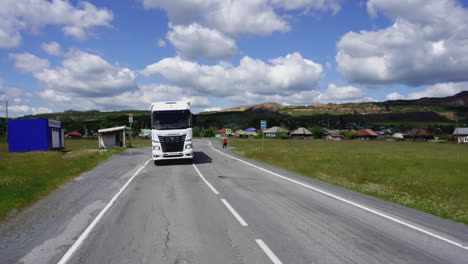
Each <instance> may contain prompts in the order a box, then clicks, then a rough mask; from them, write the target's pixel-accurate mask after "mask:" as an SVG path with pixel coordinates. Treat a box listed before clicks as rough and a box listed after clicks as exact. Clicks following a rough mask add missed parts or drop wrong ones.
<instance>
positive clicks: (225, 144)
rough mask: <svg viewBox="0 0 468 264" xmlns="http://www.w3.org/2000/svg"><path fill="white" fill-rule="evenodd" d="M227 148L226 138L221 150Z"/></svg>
mask: <svg viewBox="0 0 468 264" xmlns="http://www.w3.org/2000/svg"><path fill="white" fill-rule="evenodd" d="M225 148H227V138H225V139H223V149H225Z"/></svg>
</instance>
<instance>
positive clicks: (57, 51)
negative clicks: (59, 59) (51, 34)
mask: <svg viewBox="0 0 468 264" xmlns="http://www.w3.org/2000/svg"><path fill="white" fill-rule="evenodd" d="M41 47H42V49H43V50H44V51H45V52H46V53H47V54H49V55H53V56H60V55H62V48H61V47H60V44H58V43H57V42H55V41H52V42H48V43H42V46H41Z"/></svg>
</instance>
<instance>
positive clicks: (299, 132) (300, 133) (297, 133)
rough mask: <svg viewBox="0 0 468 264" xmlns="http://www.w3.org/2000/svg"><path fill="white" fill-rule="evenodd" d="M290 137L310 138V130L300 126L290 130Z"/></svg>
mask: <svg viewBox="0 0 468 264" xmlns="http://www.w3.org/2000/svg"><path fill="white" fill-rule="evenodd" d="M291 137H292V138H294V139H310V138H312V132H310V131H309V130H308V129H306V128H303V127H300V128H298V129H296V130H294V131H293V132H291Z"/></svg>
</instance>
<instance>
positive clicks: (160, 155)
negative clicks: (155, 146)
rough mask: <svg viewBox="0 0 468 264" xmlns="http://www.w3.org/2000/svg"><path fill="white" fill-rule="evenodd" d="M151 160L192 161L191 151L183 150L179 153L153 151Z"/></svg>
mask: <svg viewBox="0 0 468 264" xmlns="http://www.w3.org/2000/svg"><path fill="white" fill-rule="evenodd" d="M152 156H153V160H173V159H193V149H185V150H184V151H179V152H165V153H164V152H162V151H157V150H153V153H152Z"/></svg>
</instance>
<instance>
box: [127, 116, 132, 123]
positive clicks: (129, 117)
mask: <svg viewBox="0 0 468 264" xmlns="http://www.w3.org/2000/svg"><path fill="white" fill-rule="evenodd" d="M128 122H129V123H130V124H131V123H133V115H130V116H128Z"/></svg>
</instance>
